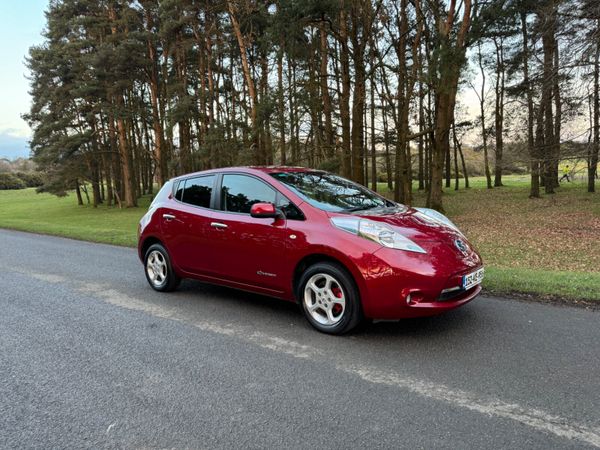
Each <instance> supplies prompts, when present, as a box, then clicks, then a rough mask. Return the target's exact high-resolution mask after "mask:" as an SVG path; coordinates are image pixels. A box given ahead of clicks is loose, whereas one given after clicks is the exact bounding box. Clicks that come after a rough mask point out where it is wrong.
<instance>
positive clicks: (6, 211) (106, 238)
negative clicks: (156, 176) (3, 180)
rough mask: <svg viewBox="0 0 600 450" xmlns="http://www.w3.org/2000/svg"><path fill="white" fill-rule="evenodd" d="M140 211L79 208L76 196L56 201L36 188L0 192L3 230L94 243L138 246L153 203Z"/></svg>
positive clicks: (144, 200) (142, 201) (143, 204)
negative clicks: (143, 219)
mask: <svg viewBox="0 0 600 450" xmlns="http://www.w3.org/2000/svg"><path fill="white" fill-rule="evenodd" d="M139 203H140V206H139V207H138V208H123V209H119V208H108V207H106V206H100V207H98V208H93V207H91V206H87V205H86V206H77V204H76V199H75V196H74V195H69V196H67V197H63V198H57V197H55V196H54V195H50V194H36V192H35V189H24V190H20V191H0V227H2V228H11V229H14V230H21V231H31V232H35V233H44V234H52V235H56V236H64V237H70V238H75V239H81V240H86V241H93V242H103V243H106V244H115V245H123V246H135V245H136V242H137V226H138V222H139V220H140V218H141V217H142V215H144V213H145V212H146V210H147V209H148V205H149V203H150V199H149V197H143V198H142V199H140V202H139Z"/></svg>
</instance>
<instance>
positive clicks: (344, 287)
mask: <svg viewBox="0 0 600 450" xmlns="http://www.w3.org/2000/svg"><path fill="white" fill-rule="evenodd" d="M297 298H298V300H299V301H300V304H301V305H302V310H303V311H304V316H305V317H306V319H307V320H308V322H309V323H310V324H311V325H312V326H313V327H314V328H316V329H317V330H319V331H321V332H323V333H328V334H338V335H339V334H344V333H348V332H349V331H351V330H352V329H354V328H356V326H357V325H359V324H360V322H361V321H362V320H363V314H362V308H361V303H360V296H359V293H358V289H357V287H356V284H355V283H354V280H353V279H352V277H351V276H350V275H349V274H348V272H347V271H346V270H345V269H343V268H342V267H340V266H339V265H337V264H333V263H329V262H323V263H317V264H314V265H312V266H310V267H309V268H308V269H306V270H305V271H304V273H303V274H302V276H301V277H300V281H299V283H298V292H297Z"/></svg>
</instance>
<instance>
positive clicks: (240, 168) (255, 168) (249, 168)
mask: <svg viewBox="0 0 600 450" xmlns="http://www.w3.org/2000/svg"><path fill="white" fill-rule="evenodd" d="M253 171H257V172H262V173H267V174H270V173H281V172H286V173H293V172H313V173H325V172H323V171H322V170H316V169H309V168H307V167H292V166H238V167H221V168H218V169H209V170H202V171H199V172H191V173H186V174H182V175H178V176H176V177H173V178H172V181H176V180H179V179H181V178H188V177H190V176H194V175H209V174H212V173H221V172H247V173H252V172H253Z"/></svg>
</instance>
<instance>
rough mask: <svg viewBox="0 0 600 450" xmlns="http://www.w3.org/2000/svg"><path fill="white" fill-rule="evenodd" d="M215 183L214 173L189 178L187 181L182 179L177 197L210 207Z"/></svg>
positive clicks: (195, 204) (187, 201) (190, 202)
mask: <svg viewBox="0 0 600 450" xmlns="http://www.w3.org/2000/svg"><path fill="white" fill-rule="evenodd" d="M214 183H215V176H214V175H208V176H204V177H196V178H188V179H187V180H185V182H183V181H181V182H180V183H179V186H178V188H177V194H176V195H175V198H177V199H178V200H181V201H182V202H183V203H188V204H190V205H194V206H201V207H202V208H210V198H211V196H212V191H213V185H214ZM181 191H182V192H181Z"/></svg>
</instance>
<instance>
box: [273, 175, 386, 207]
mask: <svg viewBox="0 0 600 450" xmlns="http://www.w3.org/2000/svg"><path fill="white" fill-rule="evenodd" d="M271 176H272V177H273V178H275V179H277V180H278V181H281V182H282V183H284V184H285V185H286V186H288V187H289V188H291V189H292V190H293V191H294V192H295V193H296V194H298V195H299V196H300V197H302V198H303V199H304V200H305V201H306V202H307V203H309V204H311V205H312V206H314V207H316V208H319V209H323V210H325V211H331V212H351V211H362V210H365V209H373V208H387V207H394V206H396V205H395V204H394V203H393V202H391V201H388V200H386V199H384V198H383V197H380V196H379V195H377V194H375V193H374V192H371V191H370V190H368V189H366V188H364V187H363V186H361V185H359V184H356V183H354V182H352V181H350V180H346V179H345V178H342V177H338V176H337V175H333V174H330V173H326V172H279V173H272V174H271Z"/></svg>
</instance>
